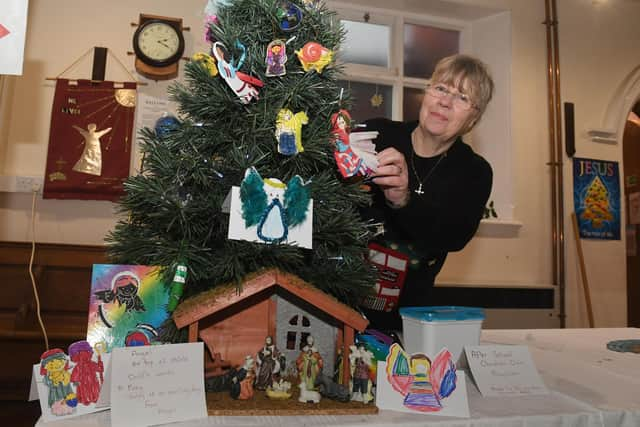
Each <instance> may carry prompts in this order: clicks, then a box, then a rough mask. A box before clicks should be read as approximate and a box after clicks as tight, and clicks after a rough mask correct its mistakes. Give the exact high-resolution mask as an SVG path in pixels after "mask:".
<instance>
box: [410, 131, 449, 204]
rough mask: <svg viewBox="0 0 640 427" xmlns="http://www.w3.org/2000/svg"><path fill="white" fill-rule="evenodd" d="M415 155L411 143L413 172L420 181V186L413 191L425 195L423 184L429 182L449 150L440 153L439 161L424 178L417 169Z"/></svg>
mask: <svg viewBox="0 0 640 427" xmlns="http://www.w3.org/2000/svg"><path fill="white" fill-rule="evenodd" d="M411 136H412V138H411V140H412V141H413V135H411ZM414 157H415V150H414V148H413V144H411V169H412V170H413V174H414V175H415V176H416V181H418V184H419V185H418V188H416V189H415V190H413V192H414V193H416V194H419V195H423V194H424V191H423V190H422V184H424V183H425V182H427V180H428V179H429V177H430V176H431V175H432V174H433V172H435V170H436V168H437V167H438V165H439V164H440V162H441V161H442V159H444V158H445V157H447V151H444V152H443V153H442V154H440V157H438V161H437V162H436V164H435V165H433V167H432V168H431V169H430V170H429V173H428V174H427V176H425V177H424V178H422V179H420V175H418V170H417V169H416V163H415V160H413V158H414Z"/></svg>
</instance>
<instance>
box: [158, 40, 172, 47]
mask: <svg viewBox="0 0 640 427" xmlns="http://www.w3.org/2000/svg"><path fill="white" fill-rule="evenodd" d="M168 40H169V39H164V40H157V42H158V44H161V45H162V46H164V47H166V48H167V49H171V48H170V47H169V45H168V44H166V43H165V42H166V41H168Z"/></svg>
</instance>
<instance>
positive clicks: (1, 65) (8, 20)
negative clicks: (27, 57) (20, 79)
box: [0, 0, 29, 75]
mask: <svg viewBox="0 0 640 427" xmlns="http://www.w3.org/2000/svg"><path fill="white" fill-rule="evenodd" d="M28 6H29V2H28V0H2V6H1V7H0V11H1V12H0V74H14V75H22V64H23V62H24V42H25V35H26V32H27V8H28Z"/></svg>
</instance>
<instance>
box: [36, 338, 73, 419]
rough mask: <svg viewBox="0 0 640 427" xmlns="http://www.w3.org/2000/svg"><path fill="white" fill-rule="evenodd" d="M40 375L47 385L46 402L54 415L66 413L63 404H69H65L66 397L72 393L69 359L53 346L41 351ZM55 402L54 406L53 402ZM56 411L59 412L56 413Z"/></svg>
mask: <svg viewBox="0 0 640 427" xmlns="http://www.w3.org/2000/svg"><path fill="white" fill-rule="evenodd" d="M40 375H42V377H43V378H42V380H43V382H44V384H45V385H46V386H47V387H49V396H48V404H49V407H50V408H52V412H53V413H54V415H66V414H63V413H62V412H63V411H62V409H65V411H64V412H68V411H67V410H66V408H62V407H63V406H71V405H67V404H66V400H67V398H68V397H70V396H71V395H73V394H74V393H73V389H72V388H71V384H70V382H71V374H70V373H69V360H68V359H67V355H66V354H65V353H64V351H62V350H61V349H59V348H53V349H51V350H47V351H45V352H44V353H42V356H40ZM57 402H62V403H58V404H57V405H56V408H59V409H60V410H59V411H57V410H56V408H54V407H53V406H54V404H56V403H57ZM57 412H60V414H58V413H57Z"/></svg>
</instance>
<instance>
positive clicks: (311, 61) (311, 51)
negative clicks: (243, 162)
mask: <svg viewBox="0 0 640 427" xmlns="http://www.w3.org/2000/svg"><path fill="white" fill-rule="evenodd" d="M296 55H298V59H300V63H301V64H302V68H303V69H304V71H309V70H316V71H317V72H318V73H322V70H323V69H324V67H326V66H327V65H329V64H330V63H331V61H332V60H333V52H332V51H331V50H329V49H327V48H326V47H324V46H322V45H321V44H320V43H316V42H308V43H307V44H305V45H304V46H303V47H302V49H300V50H296Z"/></svg>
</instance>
